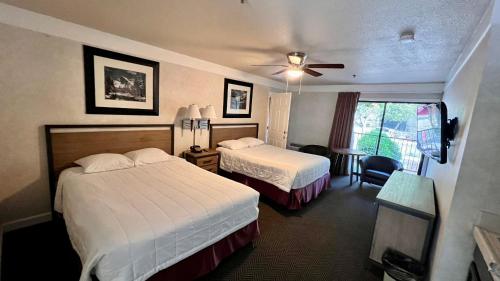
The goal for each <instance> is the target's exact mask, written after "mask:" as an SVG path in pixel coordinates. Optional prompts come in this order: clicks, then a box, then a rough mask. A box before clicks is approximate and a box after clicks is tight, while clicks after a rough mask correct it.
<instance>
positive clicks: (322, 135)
mask: <svg viewBox="0 0 500 281" xmlns="http://www.w3.org/2000/svg"><path fill="white" fill-rule="evenodd" d="M337 96H338V93H301V94H300V95H298V94H297V93H294V94H293V96H292V106H291V110H290V124H289V126H288V143H297V144H304V145H307V144H319V145H324V146H327V145H328V138H329V136H330V130H331V128H332V121H333V114H334V113H335V105H336V104H337Z"/></svg>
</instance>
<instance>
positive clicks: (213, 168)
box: [200, 164, 217, 174]
mask: <svg viewBox="0 0 500 281" xmlns="http://www.w3.org/2000/svg"><path fill="white" fill-rule="evenodd" d="M200 168H202V169H205V170H207V171H209V172H212V173H216V174H217V164H213V165H208V166H200Z"/></svg>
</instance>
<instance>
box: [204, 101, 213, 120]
mask: <svg viewBox="0 0 500 281" xmlns="http://www.w3.org/2000/svg"><path fill="white" fill-rule="evenodd" d="M201 116H203V118H205V119H209V120H210V119H211V120H213V119H215V118H217V115H216V114H215V108H214V106H213V105H211V104H209V105H207V107H205V108H204V109H203V110H202V112H201Z"/></svg>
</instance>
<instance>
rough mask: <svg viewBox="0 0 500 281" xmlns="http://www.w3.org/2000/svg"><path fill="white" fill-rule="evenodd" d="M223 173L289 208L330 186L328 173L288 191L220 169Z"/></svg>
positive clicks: (298, 207)
mask: <svg viewBox="0 0 500 281" xmlns="http://www.w3.org/2000/svg"><path fill="white" fill-rule="evenodd" d="M221 175H224V176H226V177H228V178H230V179H232V180H234V181H237V182H239V183H242V184H245V185H248V186H250V187H251V188H253V189H255V190H257V191H258V192H259V193H260V194H261V195H264V196H265V197H267V198H269V199H271V200H273V201H274V202H276V203H278V204H279V205H282V206H285V207H286V208H287V209H289V210H298V209H301V208H302V206H303V205H304V204H306V203H308V202H310V201H311V200H313V199H316V198H317V197H318V196H319V194H320V193H321V192H322V191H323V190H326V189H327V188H328V187H329V186H330V173H326V174H325V175H324V176H322V177H321V178H319V179H317V180H315V181H314V182H312V183H311V184H308V185H306V186H304V187H302V188H298V189H292V190H291V191H290V192H286V191H283V190H281V189H279V188H278V187H276V186H275V185H273V184H270V183H267V182H265V181H261V180H258V179H255V178H252V177H249V176H246V175H243V174H239V173H235V172H232V173H229V172H226V171H222V173H221Z"/></svg>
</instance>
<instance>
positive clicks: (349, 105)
mask: <svg viewBox="0 0 500 281" xmlns="http://www.w3.org/2000/svg"><path fill="white" fill-rule="evenodd" d="M359 95H360V93H359V92H345V93H339V95H338V98H337V105H336V106H335V114H334V115H333V123H332V130H331V132H330V140H329V142H328V146H329V147H330V150H332V149H334V148H349V146H350V145H351V136H352V127H353V125H354V114H355V113H356V107H357V106H358V100H359ZM337 156H338V157H341V155H336V154H335V153H332V161H335V159H337ZM339 159H340V158H339ZM347 162H348V157H343V161H342V162H341V163H340V165H337V166H335V164H336V163H334V162H332V165H331V167H332V171H331V172H332V173H331V174H332V175H347V166H348V165H347Z"/></svg>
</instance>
